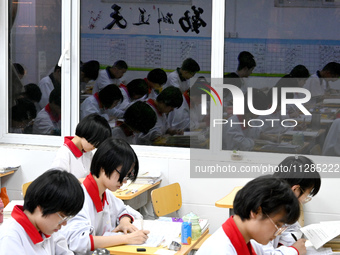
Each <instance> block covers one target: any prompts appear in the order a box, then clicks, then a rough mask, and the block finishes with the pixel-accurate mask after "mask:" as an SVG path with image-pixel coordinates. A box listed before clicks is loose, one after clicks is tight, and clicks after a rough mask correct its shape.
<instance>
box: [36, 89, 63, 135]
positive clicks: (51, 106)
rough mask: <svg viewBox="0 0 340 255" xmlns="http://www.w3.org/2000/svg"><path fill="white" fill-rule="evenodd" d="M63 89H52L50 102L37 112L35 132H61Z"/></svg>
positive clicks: (48, 133)
mask: <svg viewBox="0 0 340 255" xmlns="http://www.w3.org/2000/svg"><path fill="white" fill-rule="evenodd" d="M60 114H61V91H60V88H59V89H54V90H52V92H51V94H50V97H49V103H48V104H47V105H46V106H45V107H44V108H43V109H42V110H41V111H40V112H39V113H38V114H37V117H36V118H35V120H34V124H33V134H41V135H60V134H61V116H60Z"/></svg>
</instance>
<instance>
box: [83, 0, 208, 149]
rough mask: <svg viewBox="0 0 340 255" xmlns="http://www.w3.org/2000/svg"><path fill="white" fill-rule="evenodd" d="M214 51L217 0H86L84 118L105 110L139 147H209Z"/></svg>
mask: <svg viewBox="0 0 340 255" xmlns="http://www.w3.org/2000/svg"><path fill="white" fill-rule="evenodd" d="M210 52H211V1H203V0H192V1H188V0H185V1H176V3H173V4H172V3H171V1H160V0H159V1H153V2H152V3H151V2H150V1H145V2H143V1H135V2H134V1H132V2H129V3H124V1H111V0H109V1H108V0H105V1H104V0H102V1H96V2H93V1H91V0H81V61H82V66H81V77H80V80H81V99H80V101H81V106H80V116H81V119H82V118H84V116H86V115H88V114H90V113H94V112H97V113H99V114H101V115H102V116H103V117H105V118H106V119H107V120H108V121H109V123H110V125H111V126H112V128H113V136H114V137H117V138H118V137H120V138H123V139H126V140H127V141H128V142H130V143H132V144H143V145H161V146H184V147H190V146H191V147H199V148H208V146H209V145H208V144H209V131H208V130H209V129H208V126H209V110H205V113H204V114H203V115H202V104H201V94H204V96H205V98H206V96H207V95H208V94H207V92H206V91H208V92H209V91H210V88H209V85H210V65H211V63H210V62H211V60H210V59H211V53H210ZM98 69H99V71H98ZM97 76H98V77H97ZM110 84H114V85H110ZM171 85H172V86H175V88H174V87H172V86H171ZM190 87H191V90H190V91H189V90H188V89H189V88H190ZM202 89H204V90H202ZM208 97H210V96H209V95H208ZM137 102H138V103H137ZM207 104H208V103H205V104H204V108H205V109H206V108H207V107H206V105H207ZM111 108H112V109H111ZM183 132H185V133H183Z"/></svg>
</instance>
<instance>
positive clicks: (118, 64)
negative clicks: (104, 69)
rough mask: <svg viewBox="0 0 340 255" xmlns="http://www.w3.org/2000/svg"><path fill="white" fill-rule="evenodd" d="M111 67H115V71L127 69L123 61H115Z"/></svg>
mask: <svg viewBox="0 0 340 255" xmlns="http://www.w3.org/2000/svg"><path fill="white" fill-rule="evenodd" d="M112 67H116V68H117V69H120V70H121V69H126V70H127V69H128V65H127V63H126V62H125V61H124V60H117V61H116V62H114V64H113V65H112Z"/></svg>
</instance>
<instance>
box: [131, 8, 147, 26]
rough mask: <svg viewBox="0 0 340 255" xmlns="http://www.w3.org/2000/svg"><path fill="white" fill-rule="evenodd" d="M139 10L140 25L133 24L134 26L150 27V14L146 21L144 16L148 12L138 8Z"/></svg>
mask: <svg viewBox="0 0 340 255" xmlns="http://www.w3.org/2000/svg"><path fill="white" fill-rule="evenodd" d="M138 9H139V12H140V13H139V23H133V24H134V25H136V26H139V25H150V23H149V19H150V14H148V18H147V19H146V20H145V16H144V14H145V13H146V10H145V9H144V8H143V9H141V8H138Z"/></svg>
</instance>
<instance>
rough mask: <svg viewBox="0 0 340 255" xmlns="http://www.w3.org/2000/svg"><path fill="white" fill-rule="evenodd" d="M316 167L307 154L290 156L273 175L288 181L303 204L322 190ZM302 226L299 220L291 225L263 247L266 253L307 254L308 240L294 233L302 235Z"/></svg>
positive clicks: (272, 254) (273, 254)
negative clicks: (306, 244)
mask: <svg viewBox="0 0 340 255" xmlns="http://www.w3.org/2000/svg"><path fill="white" fill-rule="evenodd" d="M315 167H316V165H315V163H314V162H313V161H312V160H311V159H309V158H307V157H305V156H289V157H287V158H285V159H284V160H283V161H282V162H281V163H280V164H279V165H278V167H277V171H276V172H275V173H274V174H273V177H275V178H278V179H280V180H283V181H285V182H287V183H288V185H289V187H290V189H291V190H292V191H293V193H294V194H295V196H296V197H297V199H298V201H299V202H300V204H301V205H303V204H305V203H307V202H309V201H310V200H311V199H312V198H313V197H314V196H315V195H316V194H318V192H319V190H320V186H321V178H320V174H319V173H318V172H317V171H313V169H315ZM295 169H296V170H295ZM300 228H301V226H300V224H299V222H297V221H296V222H295V223H294V224H292V225H290V226H289V228H288V229H287V231H286V232H285V233H283V234H282V235H280V236H277V237H276V238H275V239H273V240H272V241H271V242H270V243H269V244H268V245H266V246H264V247H263V249H264V251H265V254H271V255H275V254H277V255H279V254H280V255H281V254H284V255H296V254H300V255H303V254H306V252H307V251H306V246H305V241H306V240H305V239H299V240H298V241H296V240H295V239H294V237H293V235H294V236H295V237H297V238H300V237H301V235H302V233H301V232H300V231H299V229H300ZM292 234H293V235H292Z"/></svg>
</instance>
